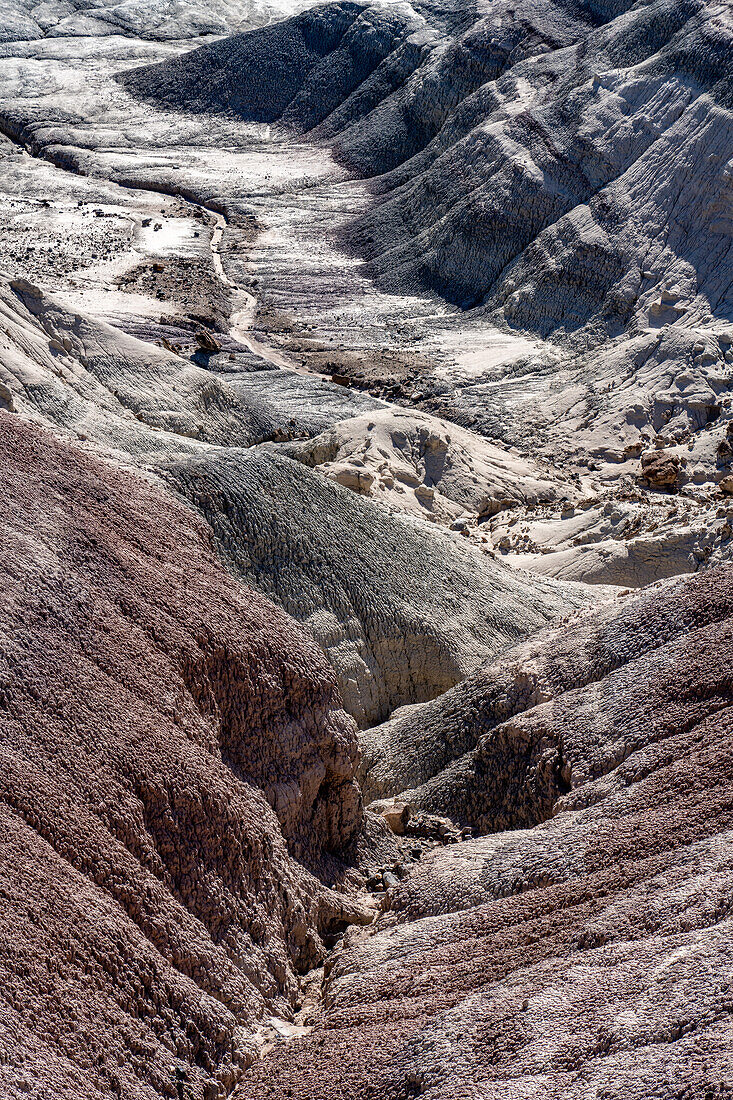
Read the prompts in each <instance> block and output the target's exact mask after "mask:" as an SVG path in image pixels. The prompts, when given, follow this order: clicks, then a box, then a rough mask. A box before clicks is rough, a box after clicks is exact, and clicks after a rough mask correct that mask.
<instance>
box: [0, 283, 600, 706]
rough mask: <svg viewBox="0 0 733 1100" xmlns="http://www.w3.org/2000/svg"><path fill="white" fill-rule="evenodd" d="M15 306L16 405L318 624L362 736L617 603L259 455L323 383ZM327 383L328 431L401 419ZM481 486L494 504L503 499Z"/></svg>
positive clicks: (27, 293)
mask: <svg viewBox="0 0 733 1100" xmlns="http://www.w3.org/2000/svg"><path fill="white" fill-rule="evenodd" d="M0 310H2V315H3V317H4V319H5V323H6V334H7V335H6V338H5V340H4V342H3V344H0V381H2V380H3V379H7V384H8V393H9V395H10V400H11V401H12V402H13V405H14V407H17V408H18V409H19V410H20V411H22V412H24V413H26V414H28V413H30V414H31V415H33V416H34V417H39V416H40V417H42V418H43V419H44V420H45V422H46V423H47V424H49V425H50V426H53V427H57V428H63V429H65V430H66V431H68V432H70V433H73V434H74V435H76V436H77V437H81V438H82V439H83V440H86V441H87V442H95V443H97V444H98V445H100V446H102V447H104V448H105V449H106V450H107V451H109V452H110V453H111V454H112V455H114V456H115V458H116V459H117V461H123V462H129V461H132V462H133V463H135V464H136V465H138V466H140V467H142V468H144V469H146V470H148V471H151V470H152V471H154V472H155V473H156V474H157V475H158V476H159V477H160V478H161V479H163V480H164V481H165V482H166V483H167V484H168V485H169V486H170V487H171V488H172V489H173V491H174V492H176V493H177V494H178V495H180V496H182V497H184V498H185V499H186V500H187V501H189V502H190V503H191V504H193V505H194V506H195V508H196V509H197V510H198V511H199V512H200V513H201V514H202V515H203V516H204V518H205V519H206V520H207V522H208V523H209V524H210V525H211V528H212V529H213V531H214V533H215V535H216V545H217V547H218V548H219V550H220V552H221V553H222V555H223V556H224V558H225V560H226V561H227V563H228V564H229V565H230V567H233V568H234V569H235V570H236V572H237V573H238V574H239V575H240V576H242V577H243V578H245V579H246V580H247V582H248V583H250V584H252V585H253V586H254V587H256V588H259V589H260V590H261V591H263V592H265V593H266V594H267V595H268V596H269V597H271V598H274V599H275V600H276V601H277V602H278V603H280V604H281V605H282V606H283V607H284V608H285V609H286V610H287V611H288V612H289V613H290V614H291V615H293V616H294V617H295V618H296V619H298V620H299V621H300V622H302V623H304V624H305V625H306V626H307V627H308V629H309V631H310V632H311V633H312V635H313V636H314V637H315V638H316V640H317V641H318V643H319V645H320V646H321V648H322V649H323V651H324V652H325V653H326V655H327V657H328V659H329V661H330V663H331V665H332V667H333V668H334V669H335V671H336V673H337V676H338V682H339V686H340V689H341V692H342V696H343V698H344V702H345V705H346V707H347V709H348V710H349V712H350V713H351V714H352V715H354V716H355V717H356V718H357V720H358V721H359V723H360V724H361V725H369V724H371V723H374V722H376V721H380V720H381V719H383V718H385V717H386V716H387V715H388V714H389V713H390V711H391V710H393V709H394V707H396V706H400V705H402V704H404V703H414V702H422V701H424V700H426V699H430V698H432V697H433V696H435V695H437V694H439V693H440V692H442V691H446V690H447V689H448V688H450V687H452V686H453V685H454V684H455V683H457V682H458V681H459V680H460V679H462V678H463V676H465V675H466V674H467V673H468V672H470V671H472V670H473V669H474V668H476V667H477V665H478V664H480V663H481V661H482V660H485V659H487V658H489V657H493V656H494V655H495V654H496V653H497V652H499V651H500V650H501V649H503V648H506V647H507V646H508V645H511V644H513V643H514V642H515V641H516V640H517V639H518V638H520V637H524V636H525V635H526V634H527V633H528V632H529V631H531V630H534V629H536V628H537V627H539V626H543V625H545V623H546V622H547V621H548V620H549V619H550V618H552V617H553V616H554V615H555V614H557V613H559V612H560V611H561V610H564V609H566V608H568V607H579V606H584V605H586V604H587V603H588V602H590V601H591V600H595V599H597V598H602V596H603V593H602V592H589V591H588V590H587V589H584V588H583V587H582V586H578V585H575V584H567V583H558V582H556V581H553V580H541V581H537V580H536V579H534V578H531V577H529V576H528V575H524V574H521V573H517V572H515V571H514V570H511V569H508V568H506V567H505V566H504V565H503V564H502V563H500V562H497V561H495V560H494V559H493V558H492V557H491V556H489V555H488V554H487V553H485V552H483V551H482V550H479V549H478V548H477V547H475V546H468V545H465V544H464V543H465V540H464V539H462V538H461V537H460V536H459V535H458V534H455V535H453V534H448V533H446V532H445V531H444V530H438V529H434V528H433V527H432V526H431V525H430V524H428V523H427V522H419V521H417V520H416V519H407V518H404V517H401V516H398V515H395V516H391V515H389V514H388V513H385V512H384V511H382V510H380V509H379V508H377V507H376V506H375V504H374V503H372V502H370V501H367V500H363V499H360V498H358V497H357V496H356V495H355V494H354V493H352V492H351V491H349V490H347V489H345V488H343V487H341V486H337V485H334V484H333V483H332V482H330V481H328V480H327V479H325V478H323V477H322V476H321V475H320V473H318V472H316V471H314V470H312V469H309V468H308V467H307V466H305V465H304V464H303V463H301V462H295V461H293V459H291V458H289V457H287V456H286V455H283V454H281V453H280V449H279V448H278V447H269V448H268V447H260V446H255V445H254V444H257V443H259V442H260V441H261V440H262V439H263V438H268V437H271V436H272V435H275V434H277V430H278V428H284V427H286V426H287V424H288V423H289V421H290V420H291V419H292V417H290V412H291V411H293V410H292V405H293V404H297V403H299V404H302V403H303V401H304V400H305V401H308V400H309V390H308V388H307V383H304V384H303V386H301V387H298V386H297V384H293V383H292V382H291V383H290V386H289V388H288V387H286V386H285V385H282V386H281V387H278V385H277V384H276V383H271V382H270V381H269V379H268V380H266V381H265V382H263V381H262V375H261V374H259V373H258V372H256V373H255V375H247V376H246V377H247V378H249V379H250V381H249V383H247V382H245V381H243V380H242V379H243V378H244V377H245V376H242V375H237V374H235V375H234V376H233V377H231V376H229V375H222V374H219V373H213V372H211V371H209V370H207V369H205V368H203V367H200V366H196V365H195V364H193V363H191V362H190V361H188V360H185V359H183V358H182V357H181V356H177V355H175V354H173V353H172V352H170V351H168V350H167V349H165V348H153V349H151V347H150V345H149V344H147V343H146V342H144V341H142V340H139V339H137V338H136V337H133V336H129V335H127V334H123V333H120V332H119V331H118V330H117V329H115V328H113V327H112V326H110V325H105V324H100V323H98V322H96V321H93V320H92V319H90V318H88V317H84V316H80V315H79V314H77V313H74V312H72V311H69V310H66V309H64V308H62V307H61V306H59V305H58V304H57V303H56V302H54V300H53V299H52V298H49V297H48V296H47V295H45V294H43V293H42V292H40V291H39V290H38V289H37V288H35V287H33V286H32V285H30V284H26V283H24V282H19V281H17V280H14V281H12V282H11V283H9V284H7V285H6V286H4V287H3V286H2V285H1V284H0ZM253 377H254V378H255V381H254V383H252V378H253ZM291 377H292V376H291ZM238 379H239V381H238ZM321 386H322V388H323V389H324V390H325V393H324V394H323V397H322V399H321V402H320V405H319V403H318V402H317V401H315V400H314V403H313V406H312V411H311V413H310V416H308V414H305V413H302V412H297V410H296V415H297V416H298V419H299V423H300V424H301V425H303V424H305V423H309V424H310V425H312V426H311V431H313V430H314V428H317V427H320V426H322V424H323V421H324V419H325V420H326V421H328V420H331V419H337V418H338V416H339V415H340V414H341V413H342V411H343V409H344V405H348V408H349V409H352V408H353V405H354V404H356V406H357V407H359V406H361V407H363V406H364V404H365V403H366V404H367V405H371V406H373V407H374V408H375V412H381V413H383V407H382V403H379V402H375V401H373V399H371V398H368V397H367V398H363V396H362V395H360V394H356V395H355V396H354V398H353V401H352V399H349V398H348V397H346V396H344V391H343V390H342V388H341V387H338V386H335V385H333V383H323V384H321ZM263 390H264V392H263ZM333 391H336V393H335V394H334V393H333ZM247 444H250V446H247ZM493 458H494V462H495V463H496V461H497V456H496V454H494V455H493ZM510 472H511V468H510V471H508V472H507V474H505V475H504V478H505V479H506V477H507V476H509V473H510ZM520 472H524V468H523V467H520ZM479 473H485V471H482V470H479ZM473 476H476V475H475V474H474V475H473ZM458 480H459V482H460V478H459V479H458ZM478 484H479V487H480V488H479V490H476V486H475V485H474V486H473V489H474V496H475V498H476V500H478V498H479V497H480V496H481V494H482V493H484V492H489V493H490V486H489V485H488V484H487V482H486V481H484V479H483V478H480V479H479V482H478ZM464 488H465V487H464ZM542 489H543V486H542V483H541V482H538V484H537V487H536V489H534V490H533V487H532V485H531V483H529V482H528V483H527V485H526V487H525V489H524V490H522V491H523V492H524V493H526V494H529V493H531V492H532V491H537V492H539V491H541V490H542ZM544 490H545V491H547V492H550V493H551V492H552V489H551V486H550V485H549V484H547V485H545V486H544ZM416 561H420V562H421V569H420V570H415V568H414V563H415V562H416Z"/></svg>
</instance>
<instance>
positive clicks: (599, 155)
mask: <svg viewBox="0 0 733 1100" xmlns="http://www.w3.org/2000/svg"><path fill="white" fill-rule="evenodd" d="M732 56H733V21H732V20H731V13H730V7H729V5H727V4H710V3H705V2H704V0H690V2H689V3H687V2H686V3H682V4H679V3H674V4H670V3H668V2H667V0H651V2H649V3H636V4H631V3H626V2H620V3H609V4H591V3H587V4H586V3H580V4H564V3H557V4H555V3H543V4H540V5H538V4H534V3H533V4H526V5H522V4H519V5H516V4H513V5H511V6H507V5H505V4H501V3H496V4H490V5H486V6H485V8H483V9H481V10H476V11H475V12H474V14H473V17H472V18H471V20H470V26H468V27H466V26H461V27H460V28H459V29H457V30H456V29H455V28H452V29H451V30H450V31H446V29H445V26H444V24H442V23H441V20H440V19H439V18H437V17H436V15H435V14H434V13H433V12H432V9H431V7H430V5H429V4H426V5H423V6H422V7H421V9H420V14H419V15H418V14H417V13H415V12H412V11H411V9H409V8H407V7H406V6H401V5H395V6H391V5H387V6H380V5H368V4H329V5H325V6H322V7H318V8H316V9H314V10H312V11H309V12H307V13H305V14H304V15H302V16H299V17H297V18H296V19H294V20H291V21H289V22H287V23H285V24H283V25H282V27H280V28H278V30H277V34H276V35H275V34H274V32H270V31H268V30H259V31H256V32H254V33H252V34H246V35H243V36H234V37H232V38H229V39H226V40H225V41H223V42H221V43H216V44H214V45H211V46H207V47H204V48H203V49H202V50H199V51H194V52H193V53H192V54H188V55H184V56H183V57H180V58H177V59H175V60H172V61H166V62H164V63H162V64H161V65H158V66H153V67H149V68H144V69H141V70H137V71H132V72H130V73H128V74H126V75H125V77H124V82H125V86H126V87H127V88H128V89H130V90H132V91H134V92H135V93H136V94H138V95H142V96H144V97H145V98H146V99H149V100H150V101H152V102H157V103H162V104H165V105H167V106H169V107H176V108H177V109H181V108H185V109H194V110H197V111H208V112H212V111H214V112H216V111H220V112H226V113H234V114H236V115H238V116H240V117H242V118H245V119H248V120H266V121H268V122H274V121H278V122H279V124H280V125H282V126H283V127H286V128H287V129H289V130H295V131H297V132H306V131H307V132H308V134H309V136H310V137H311V138H312V139H313V140H316V141H319V142H323V143H325V144H326V145H327V146H328V147H329V148H330V149H331V150H332V152H333V154H334V155H335V156H336V157H337V159H338V160H339V161H340V162H341V163H343V164H345V165H346V166H347V167H348V168H349V169H350V170H351V171H353V172H356V173H357V174H359V175H361V176H367V177H369V178H370V180H371V183H370V190H371V192H372V202H371V203H370V204H369V206H368V208H367V209H366V210H365V211H363V212H361V213H359V214H358V215H356V216H354V217H352V218H350V219H347V220H346V221H345V223H344V224H343V227H342V232H341V244H342V247H346V248H348V249H350V250H352V251H355V252H356V254H357V255H358V256H359V257H360V258H362V259H365V260H366V261H367V263H366V265H365V267H364V270H365V271H366V272H368V274H369V275H370V276H372V277H374V278H376V279H377V281H378V282H379V284H380V285H381V286H382V287H384V288H386V289H388V290H390V291H393V292H396V293H398V294H399V293H402V294H405V293H411V292H412V290H414V288H415V287H416V286H422V287H424V288H427V289H430V290H434V291H437V292H438V293H439V294H440V295H441V296H442V297H443V298H445V299H447V300H448V301H450V302H452V303H455V304H456V305H457V306H458V307H460V309H461V310H463V311H468V312H469V314H470V318H471V321H472V323H477V322H478V321H479V320H481V321H486V320H489V321H490V322H491V324H493V325H496V326H498V327H500V328H502V329H504V330H507V331H521V332H524V333H532V334H535V335H536V336H539V337H541V338H543V339H545V340H548V339H549V341H550V344H549V346H548V351H549V348H557V347H560V348H561V349H562V356H561V357H560V358H558V357H556V356H555V355H550V356H548V355H547V353H546V354H545V356H544V357H538V358H537V360H536V361H535V362H530V363H528V362H527V361H526V359H525V360H520V363H519V364H518V365H519V366H520V368H521V370H520V371H519V372H518V371H517V370H516V369H507V370H506V371H504V372H501V371H500V372H498V377H497V373H496V372H495V373H493V374H492V373H491V372H488V373H487V376H486V378H487V379H488V378H491V379H492V383H493V384H492V387H491V390H487V388H484V389H479V387H478V385H477V382H478V379H470V380H469V385H468V388H463V387H462V388H461V389H462V393H461V395H460V396H459V399H458V400H457V396H458V395H456V393H455V392H454V391H455V388H456V387H455V386H453V387H451V386H446V385H445V380H444V378H441V377H440V372H438V371H434V370H433V371H431V370H430V369H428V371H427V372H426V374H427V377H421V379H420V385H419V387H418V388H419V390H420V396H421V398H422V399H426V400H427V401H428V402H429V403H430V402H432V407H443V408H446V407H448V408H450V409H451V418H452V419H458V421H459V423H464V424H467V425H470V426H472V427H475V428H478V430H479V431H483V432H486V433H487V434H492V435H493V434H498V435H500V436H501V437H502V438H504V439H506V440H507V441H510V442H518V443H519V444H520V446H521V447H528V446H529V445H530V438H529V437H528V435H527V431H528V429H529V430H530V432H532V431H536V430H537V429H538V428H539V429H540V431H541V436H542V437H543V438H546V439H548V441H551V444H552V448H553V451H554V453H555V454H557V453H558V452H560V453H563V454H564V455H565V456H570V455H572V456H573V459H574V460H575V461H577V460H578V459H582V463H587V462H588V461H589V459H588V456H589V455H590V461H591V463H592V464H595V463H597V462H601V463H602V462H610V463H613V464H616V465H617V466H618V465H619V464H623V463H625V462H627V461H628V460H636V461H638V459H639V456H640V454H641V453H642V452H644V451H646V450H648V449H650V448H652V447H653V446H654V445H657V446H659V447H663V448H665V449H666V450H667V452H668V453H667V456H666V458H667V460H668V461H671V462H672V464H673V467H674V470H673V472H672V474H671V477H672V480H673V481H674V480H675V476H676V477H677V478H678V479H681V480H682V481H683V482H684V481H686V480H688V479H691V480H692V481H693V482H697V483H703V482H710V483H713V484H714V483H717V482H719V481H721V480H722V479H724V478H725V477H727V476H728V474H729V462H728V458H729V454H728V449H727V448H728V443H727V436H726V432H727V429H728V426H729V425H730V423H731V415H732V414H731V403H730V387H731V382H732V381H733V376H732V375H731V369H732V368H731V366H730V364H731V362H733V327H731V322H732V321H733V282H732V280H731V262H730V257H731V253H730V242H731V231H732V226H731V220H730V210H731V202H732V201H733V191H732V190H731V188H732V187H733V176H731V168H730V163H729V160H730V149H731V147H732V145H733V121H732V114H731V111H732V109H733V73H732V71H731V70H732V66H731V57H732ZM278 59H279V60H278ZM276 63H281V64H282V65H283V66H284V67H285V68H286V69H287V72H288V81H287V82H286V83H282V82H279V83H278V89H279V94H280V96H281V98H273V97H272V96H268V94H267V89H268V87H269V86H270V84H271V75H270V69H269V68H268V66H270V65H273V64H276ZM261 103H262V104H264V105H265V106H264V107H262V106H260V104H261ZM528 350H529V348H528ZM560 363H561V364H562V368H563V375H564V376H563V377H561V378H560V379H559V380H557V381H555V383H554V385H550V386H549V387H548V383H549V377H550V376H555V377H556V376H557V373H558V365H559V364H560ZM367 377H369V376H367ZM462 381H463V379H462ZM481 381H484V379H481ZM520 383H521V385H522V386H523V388H524V389H525V390H527V389H529V391H530V392H532V391H533V390H537V389H539V388H541V389H543V390H544V389H545V387H548V388H549V393H548V395H547V401H546V403H545V405H544V407H542V408H530V409H529V410H526V411H527V412H528V413H529V415H528V416H527V415H525V409H524V404H523V402H518V401H517V390H518V389H519V385H520ZM518 406H519V410H520V411H519V413H518V411H517V408H518ZM491 413H493V414H494V415H491ZM558 421H559V425H558ZM617 475H618V471H617Z"/></svg>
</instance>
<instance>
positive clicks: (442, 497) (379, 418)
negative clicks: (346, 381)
mask: <svg viewBox="0 0 733 1100" xmlns="http://www.w3.org/2000/svg"><path fill="white" fill-rule="evenodd" d="M285 453H287V454H289V455H292V457H293V458H297V459H299V460H300V461H301V462H304V463H305V464H306V465H307V466H311V467H314V468H316V469H318V470H320V471H322V472H323V473H325V474H326V476H327V477H330V478H331V479H332V480H333V481H336V482H338V483H339V484H340V485H345V486H347V488H349V489H353V490H354V491H355V492H357V493H360V494H362V495H363V496H370V497H373V498H374V499H375V500H377V501H379V502H380V503H383V504H386V505H388V506H389V507H390V508H394V509H396V510H398V511H401V512H407V513H408V514H411V515H417V516H426V517H428V518H432V519H434V520H438V521H443V522H450V521H451V520H456V519H457V518H458V517H459V516H465V515H468V516H477V517H482V518H483V517H487V516H492V515H496V514H497V513H498V512H501V511H503V510H504V509H505V508H511V507H512V506H516V505H518V504H520V503H523V504H536V503H539V502H541V501H552V500H556V499H558V498H559V497H562V495H563V493H568V492H571V491H572V488H571V486H568V485H567V484H565V485H563V483H562V482H560V481H559V480H558V478H557V475H554V476H553V473H552V472H550V471H543V470H541V469H539V468H538V467H537V466H536V465H535V464H533V463H532V462H529V461H527V460H525V459H521V458H519V457H518V456H515V455H512V454H510V453H508V452H507V451H505V450H502V449H501V448H499V447H496V446H492V444H490V443H487V442H486V441H485V440H483V439H481V438H480V437H479V436H476V435H474V434H473V433H470V432H467V431H465V430H464V429H462V428H459V427H457V426H456V425H454V424H448V423H446V421H444V420H440V419H439V418H437V417H433V416H429V415H427V414H425V413H421V412H417V411H412V410H408V409H395V408H389V409H375V410H374V411H373V412H371V413H369V414H366V415H363V416H360V417H357V418H354V419H349V420H344V421H341V422H340V423H339V424H337V425H334V427H332V428H330V429H329V430H328V431H326V432H323V433H321V434H320V435H317V436H316V437H315V438H313V439H309V440H306V441H304V442H302V443H300V442H299V443H294V444H292V445H290V446H289V447H287V448H285Z"/></svg>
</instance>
